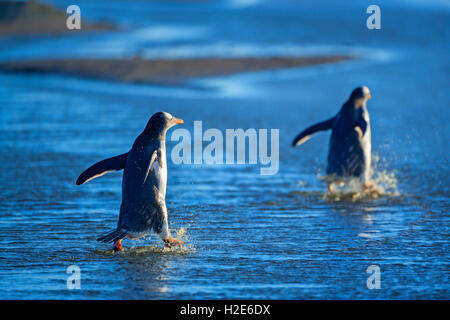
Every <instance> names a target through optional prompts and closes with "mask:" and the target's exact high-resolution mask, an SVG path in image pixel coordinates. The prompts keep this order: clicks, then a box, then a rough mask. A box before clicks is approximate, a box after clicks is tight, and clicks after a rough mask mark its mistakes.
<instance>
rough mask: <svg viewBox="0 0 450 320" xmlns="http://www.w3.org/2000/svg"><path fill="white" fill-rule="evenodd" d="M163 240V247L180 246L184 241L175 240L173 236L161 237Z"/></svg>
mask: <svg viewBox="0 0 450 320" xmlns="http://www.w3.org/2000/svg"><path fill="white" fill-rule="evenodd" d="M163 241H164V247H165V248H172V247H181V245H182V244H183V243H184V241H182V240H177V239H175V238H167V239H163Z"/></svg>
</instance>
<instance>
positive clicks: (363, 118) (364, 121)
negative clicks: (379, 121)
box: [355, 108, 368, 136]
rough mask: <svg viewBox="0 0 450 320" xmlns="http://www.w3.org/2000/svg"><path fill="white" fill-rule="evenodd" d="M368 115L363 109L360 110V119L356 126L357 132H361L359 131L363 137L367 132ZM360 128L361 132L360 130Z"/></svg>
mask: <svg viewBox="0 0 450 320" xmlns="http://www.w3.org/2000/svg"><path fill="white" fill-rule="evenodd" d="M366 117H367V115H366V114H365V113H364V110H362V108H360V109H359V112H358V118H357V120H356V124H355V130H356V131H358V132H359V130H360V131H361V136H363V135H364V134H365V133H366V130H367V122H368V121H367V119H368V118H366ZM358 128H359V130H358Z"/></svg>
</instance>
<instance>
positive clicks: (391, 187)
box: [322, 154, 400, 201]
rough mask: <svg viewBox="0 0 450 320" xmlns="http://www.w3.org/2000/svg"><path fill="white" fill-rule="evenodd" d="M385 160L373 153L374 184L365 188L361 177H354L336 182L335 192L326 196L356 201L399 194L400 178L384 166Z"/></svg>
mask: <svg viewBox="0 0 450 320" xmlns="http://www.w3.org/2000/svg"><path fill="white" fill-rule="evenodd" d="M385 162H386V159H383V161H381V159H380V157H379V156H378V155H377V154H374V155H372V168H371V170H370V171H371V172H370V177H371V179H370V182H371V184H372V185H371V186H370V187H369V188H364V185H363V183H362V182H361V181H360V179H359V178H353V179H350V180H347V181H346V182H345V183H344V184H342V185H338V184H337V183H335V184H334V185H333V193H332V194H325V196H324V198H325V199H327V200H332V201H342V200H350V201H356V200H368V199H377V198H380V197H395V196H399V195H400V192H399V191H398V188H397V185H398V180H397V178H396V176H395V173H394V172H390V171H388V170H387V169H385V168H383V167H384V163H385ZM322 179H323V180H327V179H326V177H322Z"/></svg>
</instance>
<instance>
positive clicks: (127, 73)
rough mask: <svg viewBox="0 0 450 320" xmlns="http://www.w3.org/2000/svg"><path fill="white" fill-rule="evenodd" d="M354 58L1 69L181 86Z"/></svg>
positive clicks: (39, 64)
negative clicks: (192, 81)
mask: <svg viewBox="0 0 450 320" xmlns="http://www.w3.org/2000/svg"><path fill="white" fill-rule="evenodd" d="M348 59H351V57H346V56H340V55H334V56H325V57H292V58H291V57H282V58H281V57H268V58H260V57H258V58H255V57H249V58H214V57H211V58H202V59H192V58H191V59H177V60H175V59H155V60H143V59H140V58H134V59H63V60H62V59H61V60H60V59H52V60H33V61H12V62H4V63H0V70H2V71H8V72H21V73H57V74H68V75H75V76H81V77H89V78H95V79H109V80H115V81H121V82H127V83H149V84H160V85H177V84H182V83H184V82H185V80H186V79H189V78H198V77H209V76H218V75H228V74H234V73H239V72H248V71H259V70H271V69H280V68H293V67H304V66H310V65H317V64H324V63H335V62H341V61H345V60H348Z"/></svg>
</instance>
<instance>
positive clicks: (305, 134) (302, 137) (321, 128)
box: [292, 117, 334, 147]
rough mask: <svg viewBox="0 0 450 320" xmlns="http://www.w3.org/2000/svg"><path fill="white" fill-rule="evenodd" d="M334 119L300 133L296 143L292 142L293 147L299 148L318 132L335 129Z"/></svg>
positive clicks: (295, 140)
mask: <svg viewBox="0 0 450 320" xmlns="http://www.w3.org/2000/svg"><path fill="white" fill-rule="evenodd" d="M333 122H334V117H333V118H331V119H328V120H325V121H322V122H319V123H316V124H314V125H312V126H311V127H309V128H307V129H305V130H303V131H302V132H300V133H299V135H298V136H296V137H295V139H294V141H292V146H293V147H297V146H299V145H301V144H302V143H304V142H305V141H307V140H309V139H310V138H311V136H312V135H313V134H314V133H316V132H318V131H325V130H330V129H331V128H333Z"/></svg>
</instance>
